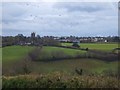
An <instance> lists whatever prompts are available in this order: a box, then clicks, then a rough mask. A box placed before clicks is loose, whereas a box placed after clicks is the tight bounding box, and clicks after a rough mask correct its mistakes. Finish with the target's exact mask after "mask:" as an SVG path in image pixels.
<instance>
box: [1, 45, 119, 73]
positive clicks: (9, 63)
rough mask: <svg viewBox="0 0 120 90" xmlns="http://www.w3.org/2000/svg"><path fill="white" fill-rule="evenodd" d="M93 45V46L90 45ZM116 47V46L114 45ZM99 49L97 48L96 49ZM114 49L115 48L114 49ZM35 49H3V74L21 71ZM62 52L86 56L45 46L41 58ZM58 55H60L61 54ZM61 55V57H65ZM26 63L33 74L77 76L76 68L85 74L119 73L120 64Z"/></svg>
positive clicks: (87, 61)
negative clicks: (62, 73) (69, 74)
mask: <svg viewBox="0 0 120 90" xmlns="http://www.w3.org/2000/svg"><path fill="white" fill-rule="evenodd" d="M90 45H91V44H90ZM114 46H115V45H114ZM95 48H97V47H95ZM113 48H114V47H113ZM34 49H35V47H31V46H9V47H4V48H2V51H3V56H2V57H3V59H2V60H3V72H4V73H3V74H8V75H9V73H13V72H14V73H15V72H16V71H18V73H19V74H20V72H19V70H20V71H21V68H22V66H21V65H24V63H23V62H24V60H25V59H24V58H25V57H26V56H27V55H28V53H29V52H31V51H32V50H34ZM58 51H59V52H60V53H63V54H66V55H69V56H75V55H76V54H78V53H79V54H81V55H82V54H86V53H87V52H86V51H82V50H74V49H66V48H60V47H50V46H44V47H43V48H42V53H43V54H42V53H41V54H40V55H39V56H42V57H45V58H46V57H47V58H51V55H52V54H51V53H53V52H55V53H56V52H58ZM60 53H58V54H60ZM63 54H60V55H63ZM26 63H29V64H30V65H29V67H30V68H29V69H30V71H31V73H50V72H55V71H60V72H65V73H71V74H72V73H73V74H75V68H82V69H83V70H84V72H85V73H102V72H104V71H106V70H111V71H115V72H116V71H117V67H118V62H117V61H113V62H105V61H101V60H98V59H87V58H86V59H85V58H81V59H79V58H78V59H63V60H55V61H50V62H41V61H39V62H35V61H30V60H27V62H26ZM15 67H16V68H15Z"/></svg>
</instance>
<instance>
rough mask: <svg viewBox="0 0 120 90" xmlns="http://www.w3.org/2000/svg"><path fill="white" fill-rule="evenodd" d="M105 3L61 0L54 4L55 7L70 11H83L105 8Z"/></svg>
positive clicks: (95, 10)
mask: <svg viewBox="0 0 120 90" xmlns="http://www.w3.org/2000/svg"><path fill="white" fill-rule="evenodd" d="M104 5H106V4H105V3H98V2H96V3H92V2H88V3H85V2H84V3H83V2H61V3H60V2H59V3H56V4H55V5H54V7H56V8H58V9H60V8H63V9H66V10H67V11H68V12H75V11H81V12H97V11H101V10H105V9H106V8H108V7H106V6H104Z"/></svg>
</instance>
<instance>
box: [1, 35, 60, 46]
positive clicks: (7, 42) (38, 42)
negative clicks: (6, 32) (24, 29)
mask: <svg viewBox="0 0 120 90" xmlns="http://www.w3.org/2000/svg"><path fill="white" fill-rule="evenodd" d="M12 45H32V46H43V45H44V46H60V42H59V41H57V40H55V39H54V38H53V37H51V36H50V37H49V36H45V37H34V38H31V37H25V36H5V37H2V47H5V46H12Z"/></svg>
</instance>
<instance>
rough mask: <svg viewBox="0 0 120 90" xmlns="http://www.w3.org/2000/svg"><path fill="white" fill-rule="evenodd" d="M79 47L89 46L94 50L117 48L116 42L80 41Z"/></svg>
mask: <svg viewBox="0 0 120 90" xmlns="http://www.w3.org/2000/svg"><path fill="white" fill-rule="evenodd" d="M62 45H63V46H72V43H62ZM80 47H81V48H89V49H94V50H102V51H112V50H113V49H114V48H118V44H117V43H80Z"/></svg>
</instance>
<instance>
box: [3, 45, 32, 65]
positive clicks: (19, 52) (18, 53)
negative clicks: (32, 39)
mask: <svg viewBox="0 0 120 90" xmlns="http://www.w3.org/2000/svg"><path fill="white" fill-rule="evenodd" d="M33 48H34V47H30V46H8V47H4V48H2V62H3V63H12V62H14V61H16V60H20V59H22V58H23V57H24V56H26V55H27V54H28V52H30V51H31V50H33Z"/></svg>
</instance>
